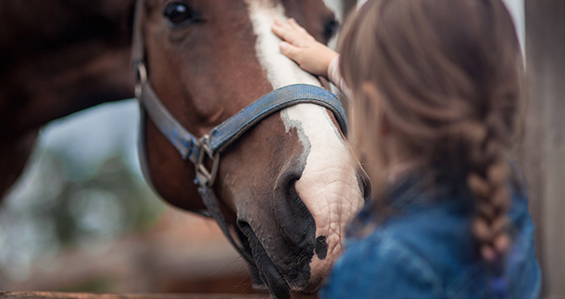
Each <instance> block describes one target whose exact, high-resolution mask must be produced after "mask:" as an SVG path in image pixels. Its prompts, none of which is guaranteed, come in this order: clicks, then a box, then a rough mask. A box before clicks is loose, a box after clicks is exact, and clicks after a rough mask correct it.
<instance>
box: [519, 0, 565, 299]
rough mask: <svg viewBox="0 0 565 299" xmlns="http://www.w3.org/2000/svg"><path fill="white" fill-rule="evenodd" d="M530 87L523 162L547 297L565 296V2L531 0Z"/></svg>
mask: <svg viewBox="0 0 565 299" xmlns="http://www.w3.org/2000/svg"><path fill="white" fill-rule="evenodd" d="M525 4H526V9H525V12H526V68H527V71H528V81H529V91H528V105H527V110H526V121H525V131H524V140H523V144H522V149H521V158H520V162H521V165H522V169H523V171H524V173H525V176H526V179H527V181H528V187H529V193H530V211H531V213H532V217H533V218H534V223H535V224H536V246H537V248H536V252H537V255H538V257H539V260H540V264H541V267H542V273H543V289H542V297H543V298H565V283H564V282H565V215H563V214H564V213H565V1H563V0H526V1H525Z"/></svg>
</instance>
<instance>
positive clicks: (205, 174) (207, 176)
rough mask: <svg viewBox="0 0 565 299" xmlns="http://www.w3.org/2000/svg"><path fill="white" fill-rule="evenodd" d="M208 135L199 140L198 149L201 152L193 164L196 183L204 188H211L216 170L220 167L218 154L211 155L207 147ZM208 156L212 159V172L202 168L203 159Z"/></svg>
mask: <svg viewBox="0 0 565 299" xmlns="http://www.w3.org/2000/svg"><path fill="white" fill-rule="evenodd" d="M209 140H210V136H209V135H204V136H202V138H200V140H199V143H200V148H201V152H200V155H199V156H198V161H197V162H196V163H195V165H194V166H195V169H196V183H197V184H199V185H202V186H206V187H208V188H211V187H212V185H214V181H215V180H216V175H217V174H218V168H219V166H220V153H219V152H216V153H215V154H212V151H211V149H210V146H209ZM205 156H208V157H209V158H210V159H212V163H213V164H212V170H208V169H206V166H204V157H205Z"/></svg>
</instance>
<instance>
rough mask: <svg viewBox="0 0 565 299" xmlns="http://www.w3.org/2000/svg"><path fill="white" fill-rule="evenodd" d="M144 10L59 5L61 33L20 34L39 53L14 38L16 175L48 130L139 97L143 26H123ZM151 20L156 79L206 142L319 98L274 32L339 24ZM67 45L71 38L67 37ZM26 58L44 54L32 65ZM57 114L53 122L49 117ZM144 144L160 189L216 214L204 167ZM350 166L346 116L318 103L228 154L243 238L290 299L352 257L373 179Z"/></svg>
mask: <svg viewBox="0 0 565 299" xmlns="http://www.w3.org/2000/svg"><path fill="white" fill-rule="evenodd" d="M21 2H23V1H21V0H13V1H4V2H1V3H0V17H3V16H2V15H1V14H2V11H3V10H4V11H5V10H6V9H14V8H16V7H17V8H18V9H25V7H22V4H21ZM33 2H37V3H36V4H37V5H40V6H49V5H46V4H44V2H43V1H39V0H37V1H28V2H27V3H28V4H29V3H33ZM75 2H76V3H75ZM106 2H107V3H106ZM131 2H132V1H127V3H126V2H123V3H122V2H114V0H112V1H91V2H87V3H90V4H87V6H84V5H81V4H79V3H82V2H81V1H72V0H69V1H56V3H58V4H57V5H60V7H59V6H56V7H49V9H51V10H50V12H47V11H46V12H45V15H39V16H34V17H36V18H38V17H39V18H41V17H44V18H48V19H49V20H51V21H52V22H54V23H55V24H58V25H57V26H59V27H57V26H55V25H54V26H55V27H53V28H52V29H49V28H47V29H45V32H39V31H37V32H36V31H34V30H33V29H28V31H25V30H23V29H22V32H21V33H19V35H20V36H21V35H22V34H29V35H31V34H39V35H41V36H42V38H37V40H38V44H32V45H27V44H26V41H23V42H22V41H20V39H21V38H14V37H13V36H14V35H13V34H12V35H10V34H8V33H4V32H2V31H0V51H3V52H2V53H4V52H6V53H8V54H2V57H3V58H2V59H3V61H4V60H6V61H7V62H6V63H4V62H3V64H2V69H1V73H0V75H1V76H2V78H1V79H2V80H0V82H2V83H0V84H2V85H0V105H2V111H3V114H4V111H7V112H6V113H5V114H10V115H9V117H7V118H4V119H3V121H4V123H5V124H3V125H2V135H1V136H0V137H1V138H2V142H3V144H2V149H3V151H10V152H2V156H1V157H0V161H2V162H1V163H4V164H6V165H7V166H8V167H10V169H11V172H10V173H18V172H19V171H20V169H21V166H22V163H21V162H19V161H11V160H10V159H9V158H6V157H8V155H11V154H13V153H20V150H19V148H18V147H23V148H26V149H29V146H30V142H29V141H30V140H32V139H33V135H34V132H35V131H36V130H37V127H38V126H40V125H41V124H43V123H45V122H47V121H49V120H51V119H54V118H57V117H60V116H62V115H65V114H67V113H70V112H72V111H75V110H78V109H81V108H84V107H88V106H91V105H94V104H97V103H99V102H101V101H103V100H114V99H120V98H125V97H128V96H130V92H131V91H133V81H132V79H133V74H130V72H131V71H130V68H129V62H128V61H129V59H127V58H126V55H127V54H126V53H128V52H129V50H130V49H129V48H130V44H129V42H126V40H127V41H129V34H130V33H131V27H130V26H131V25H129V24H130V23H131V22H126V21H121V20H124V18H125V19H126V20H129V21H131V18H132V14H131V12H132V11H133V3H131ZM84 7H86V9H85V10H84V11H87V12H92V11H94V12H99V14H98V13H95V14H94V13H93V14H92V15H90V14H86V15H84V16H81V17H73V18H71V21H67V22H62V23H60V22H58V21H57V19H58V18H63V16H62V15H61V16H59V17H53V16H52V15H56V14H57V13H60V14H65V13H67V14H68V13H69V12H70V11H72V10H76V11H81V9H83V8H84ZM18 9H16V11H20V10H18ZM65 9H69V10H65ZM46 10H47V8H46ZM142 10H143V13H142V18H143V22H142V28H141V30H142V34H143V36H144V40H145V44H144V47H145V52H146V57H145V59H146V63H147V69H148V74H149V80H150V82H151V84H152V85H153V87H154V89H155V91H156V93H157V94H158V96H159V97H160V98H161V100H162V102H163V104H164V105H165V107H166V108H167V109H168V110H169V111H170V112H171V113H172V114H173V115H174V117H175V118H176V119H177V120H178V121H179V122H180V123H181V124H182V125H183V126H184V127H185V128H187V129H188V130H189V131H190V132H192V133H193V134H194V135H196V136H202V135H204V134H207V133H208V132H209V131H210V129H211V128H213V127H214V126H216V125H218V124H219V123H221V122H222V121H224V120H226V119H227V118H229V117H230V116H232V115H234V114H236V113H237V112H238V111H240V110H241V109H243V108H245V107H246V106H248V105H249V104H251V103H252V102H254V101H255V100H257V99H259V98H260V97H262V96H263V95H265V94H267V93H269V92H270V91H272V90H274V89H277V88H280V87H283V86H286V85H290V84H294V83H305V84H312V85H319V82H318V80H317V79H316V78H314V77H312V76H311V75H309V74H307V73H304V72H303V71H301V70H300V69H299V68H298V66H297V65H296V64H294V63H293V62H291V61H290V60H288V59H286V58H285V57H284V56H282V55H281V54H280V53H279V50H278V42H279V40H278V39H277V38H276V37H275V36H274V35H273V34H272V33H271V31H270V26H271V24H272V23H273V22H274V20H275V18H282V19H284V18H287V17H294V18H295V19H296V20H297V21H298V22H299V23H300V24H302V25H303V26H304V27H305V28H306V29H307V30H308V31H309V32H311V33H312V34H313V35H314V36H315V37H316V38H317V39H319V40H321V41H326V42H327V39H328V38H329V35H331V31H332V30H331V29H332V28H333V25H334V24H335V21H334V18H333V14H332V13H331V12H330V11H329V10H328V9H327V8H326V7H325V6H324V4H323V2H322V1H321V0H302V1H291V0H282V1H275V0H229V1H219V0H218V1H210V0H192V1H180V0H179V1H167V0H146V1H145V5H144V6H143V7H142ZM24 12H25V11H24ZM4 14H5V13H4ZM22 15H25V13H24V14H22ZM86 16H89V17H90V19H89V18H87V17H86ZM11 17H12V18H13V16H11ZM28 17H29V16H28ZM53 18H55V19H53ZM66 18H69V16H68V15H67V16H66ZM0 20H2V21H1V22H4V20H5V18H0ZM12 22H16V21H12ZM91 22H98V23H95V24H96V25H93V24H92V23H91ZM12 24H13V23H12ZM21 24H22V25H21V26H22V28H25V26H24V25H25V22H23V23H21ZM0 25H1V24H0ZM77 26H79V27H77ZM81 26H82V27H81ZM76 28H86V29H82V30H87V31H86V32H87V36H81V35H80V34H83V35H84V34H85V33H84V32H85V31H82V30H79V31H82V32H79V33H80V34H79V36H74V37H72V33H73V32H75V31H77V29H76ZM121 29H123V30H121ZM50 30H52V31H53V32H58V34H59V35H57V34H54V33H52V32H51V31H50ZM34 32H35V33H34ZM38 32H39V33H38ZM62 33H65V34H68V35H69V36H70V37H65V38H61V34H62ZM75 33H76V32H75ZM65 34H62V36H65ZM126 36H127V39H126ZM55 37H57V38H59V40H58V41H56V39H54V38H55ZM87 37H88V38H87ZM34 40H35V39H34ZM39 40H43V42H42V43H40V42H39ZM28 42H31V41H28ZM18 47H19V48H23V49H26V47H27V48H29V49H30V50H29V51H28V52H30V53H25V51H24V52H22V53H20V52H21V50H20V51H17V49H18ZM4 49H7V50H6V51H5V50H4ZM33 49H42V50H33ZM44 49H46V50H44ZM65 53H66V54H65ZM10 55H11V56H10ZM4 57H7V58H6V59H4ZM59 59H61V60H59ZM5 65H6V66H5ZM126 70H127V72H126ZM34 82H35V83H34ZM79 99H80V100H79ZM14 103H16V104H14ZM47 103H49V107H48V108H49V109H46V108H42V107H45V105H46V104H47ZM42 105H43V106H42ZM4 107H7V108H4ZM142 132H143V134H144V139H145V141H146V142H145V145H144V148H143V150H144V151H145V152H146V153H147V154H146V158H147V165H146V166H147V170H148V173H149V177H150V180H151V182H152V185H153V186H154V188H155V190H156V191H157V192H158V193H159V194H160V195H161V196H162V197H163V198H164V199H165V200H167V201H168V202H170V203H171V204H173V205H175V206H178V207H180V208H183V209H186V210H192V211H195V210H203V209H206V207H205V206H204V205H203V204H202V201H201V200H200V197H199V195H198V192H197V189H196V186H195V185H194V184H193V183H192V181H193V180H194V177H195V171H194V168H193V166H192V165H191V164H190V163H188V162H187V161H184V160H183V159H182V158H181V157H180V155H179V154H178V152H177V150H176V149H175V148H174V147H173V146H172V145H171V144H170V143H169V141H168V140H167V139H166V138H165V137H164V136H163V135H162V134H161V133H160V132H159V131H158V129H157V128H156V127H155V125H154V124H153V123H152V122H151V121H147V122H146V123H145V124H144V127H143V131H142ZM28 136H32V137H31V138H30V137H28ZM4 144H6V145H4ZM25 154H27V152H26V153H25ZM25 154H24V155H22V157H25ZM350 160H351V159H350V155H349V151H348V147H347V143H346V141H345V138H344V136H343V133H342V132H341V131H340V130H339V127H338V126H337V123H336V120H335V118H334V116H333V114H332V113H330V112H329V111H328V110H326V109H325V108H322V107H320V106H316V105H313V104H298V105H295V106H292V107H289V108H286V109H284V110H281V111H280V112H277V113H274V114H272V115H271V116H269V117H267V118H266V119H264V120H263V121H261V122H260V123H259V124H258V125H256V126H254V127H253V128H252V129H250V130H249V131H248V132H246V133H245V134H244V135H243V136H242V137H241V138H240V139H238V140H237V141H235V142H234V143H233V144H231V145H230V147H229V148H228V149H227V150H226V151H225V153H223V154H222V157H221V163H220V166H219V171H218V177H217V179H216V183H215V184H214V186H213V188H214V191H215V192H216V194H217V195H218V197H219V198H220V199H221V209H222V211H223V213H224V215H225V217H226V218H227V220H228V223H229V225H230V226H231V227H232V228H233V230H234V231H239V233H237V235H238V236H239V237H240V241H241V244H242V246H243V247H244V248H245V250H246V251H248V252H249V254H250V255H251V256H252V257H253V260H254V261H253V263H252V265H250V266H251V269H252V271H253V272H254V274H255V278H256V282H257V283H258V284H261V283H262V284H264V285H265V286H266V287H267V288H268V289H269V291H270V292H271V293H272V294H273V295H275V296H276V297H277V298H288V297H289V296H291V294H294V293H307V294H310V293H314V292H315V291H316V290H317V289H318V288H319V286H320V285H321V283H322V282H323V279H324V277H326V275H327V274H328V272H329V270H330V267H331V265H332V264H333V262H334V261H335V259H336V257H337V256H338V255H339V253H340V252H341V250H342V249H341V242H342V237H343V233H342V230H343V227H344V225H345V224H346V223H347V222H348V221H349V220H350V219H351V218H352V217H353V215H354V214H355V213H356V212H357V211H358V209H359V208H360V207H361V205H362V192H361V187H360V185H361V184H360V179H359V176H358V175H357V172H356V169H355V167H354V166H353V163H351V161H350ZM1 179H2V180H3V182H2V183H4V185H6V183H10V182H11V179H7V176H4V177H1Z"/></svg>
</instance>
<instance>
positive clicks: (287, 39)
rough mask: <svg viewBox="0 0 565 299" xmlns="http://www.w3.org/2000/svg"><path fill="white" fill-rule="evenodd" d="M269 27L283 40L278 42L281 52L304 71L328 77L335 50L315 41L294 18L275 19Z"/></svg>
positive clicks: (335, 54)
mask: <svg viewBox="0 0 565 299" xmlns="http://www.w3.org/2000/svg"><path fill="white" fill-rule="evenodd" d="M271 29H272V30H273V32H274V33H275V34H276V35H277V36H278V37H280V38H281V39H282V40H283V42H282V43H281V44H280V49H281V53H283V54H284V55H285V56H286V57H288V58H290V59H292V60H294V61H295V62H296V63H298V65H299V66H300V67H301V68H302V69H304V70H305V71H307V72H310V73H312V74H314V75H318V76H323V77H326V78H327V77H328V66H329V65H330V62H331V61H332V59H334V58H335V57H336V56H337V55H338V54H337V53H336V52H335V51H333V50H331V49H330V48H328V47H326V46H325V45H324V44H322V43H320V42H318V41H316V39H314V37H313V36H311V35H310V34H309V33H308V32H307V31H306V30H305V29H304V28H302V27H300V25H298V24H297V23H296V21H295V20H294V19H289V20H288V21H287V22H284V21H281V20H275V24H274V25H273V26H272V27H271Z"/></svg>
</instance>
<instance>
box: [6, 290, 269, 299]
mask: <svg viewBox="0 0 565 299" xmlns="http://www.w3.org/2000/svg"><path fill="white" fill-rule="evenodd" d="M259 298H268V295H233V294H225V295H221V294H220V295H210V294H202V295H199V294H140V295H134V294H127V295H126V294H89V293H56V292H2V291H0V299H259Z"/></svg>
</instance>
